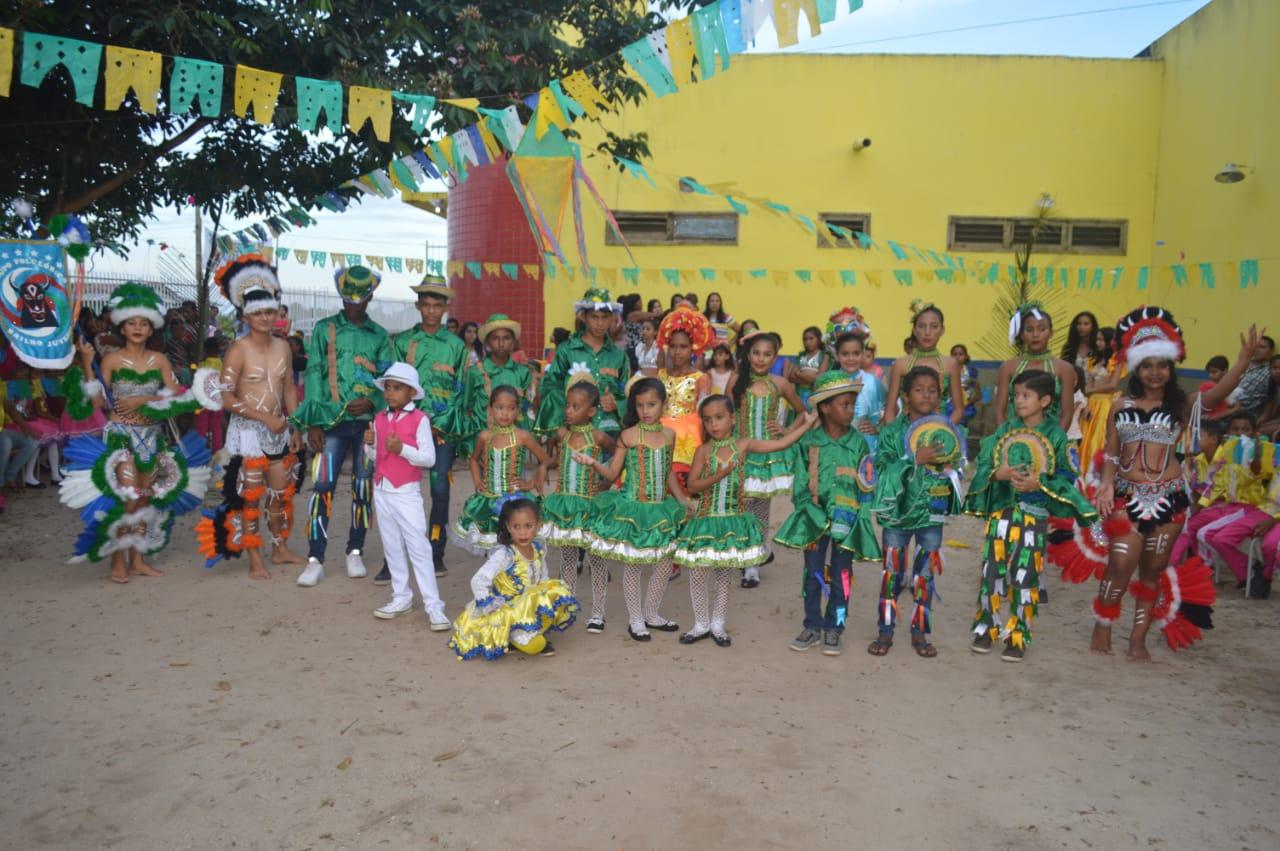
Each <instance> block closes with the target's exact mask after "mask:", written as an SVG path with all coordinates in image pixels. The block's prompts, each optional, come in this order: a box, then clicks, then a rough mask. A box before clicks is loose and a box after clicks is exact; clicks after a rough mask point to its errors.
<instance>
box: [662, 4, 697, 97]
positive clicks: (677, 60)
mask: <svg viewBox="0 0 1280 851" xmlns="http://www.w3.org/2000/svg"><path fill="white" fill-rule="evenodd" d="M667 56H668V57H669V58H670V59H671V76H672V78H673V79H675V81H676V85H677V86H683V85H684V84H685V83H688V82H691V81H692V80H693V57H694V52H693V21H692V20H690V19H689V18H680V19H679V20H675V21H672V22H671V23H670V24H668V25H667Z"/></svg>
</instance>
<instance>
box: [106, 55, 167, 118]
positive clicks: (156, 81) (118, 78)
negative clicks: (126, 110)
mask: <svg viewBox="0 0 1280 851" xmlns="http://www.w3.org/2000/svg"><path fill="white" fill-rule="evenodd" d="M103 79H104V82H105V87H104V89H103V93H102V108H103V109H108V110H115V109H119V108H120V104H122V103H124V99H125V96H126V95H128V94H129V89H133V94H134V96H135V97H137V99H138V106H139V107H140V108H141V109H142V111H143V112H145V113H147V114H148V115H154V114H155V111H156V101H157V100H158V99H159V96H160V54H159V53H152V52H151V51H149V50H133V49H132V48H129V47H116V46H115V45H112V44H109V45H107V70H106V72H105V73H104V74H103Z"/></svg>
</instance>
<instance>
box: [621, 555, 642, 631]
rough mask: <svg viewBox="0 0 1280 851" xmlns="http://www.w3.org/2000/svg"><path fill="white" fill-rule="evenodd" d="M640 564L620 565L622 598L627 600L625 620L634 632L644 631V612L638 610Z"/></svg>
mask: <svg viewBox="0 0 1280 851" xmlns="http://www.w3.org/2000/svg"><path fill="white" fill-rule="evenodd" d="M640 570H641V568H640V566H639V565H636V564H627V565H623V567H622V598H623V599H624V600H626V601H627V620H628V621H629V622H630V624H631V628H632V629H633V630H635V631H636V632H646V631H647V630H645V628H644V614H643V612H641V610H640Z"/></svg>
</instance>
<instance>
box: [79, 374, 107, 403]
mask: <svg viewBox="0 0 1280 851" xmlns="http://www.w3.org/2000/svg"><path fill="white" fill-rule="evenodd" d="M80 392H81V393H83V394H84V395H85V398H86V399H97V398H100V397H101V396H102V382H101V381H99V380H98V379H96V378H95V379H93V380H92V381H81V382H80Z"/></svg>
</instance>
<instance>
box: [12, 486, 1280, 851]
mask: <svg viewBox="0 0 1280 851" xmlns="http://www.w3.org/2000/svg"><path fill="white" fill-rule="evenodd" d="M459 478H460V482H459V487H457V488H455V497H454V499H455V506H456V505H458V504H460V503H461V501H462V499H463V498H464V497H465V496H466V494H467V493H468V492H469V491H470V486H469V482H468V481H467V476H466V474H465V473H462V474H461V475H460V476H459ZM337 502H338V504H337V506H335V516H336V517H345V516H347V515H346V511H347V504H348V503H347V500H346V498H345V497H340V498H339V499H338V500H337ZM780 507H781V506H779V507H778V508H780ZM778 508H775V516H774V523H775V525H776V523H777V522H778V520H779V519H780V518H779V517H778V516H777V515H778V514H779V511H778ZM300 511H301V501H300ZM192 523H193V521H192V520H191V519H189V518H188V519H187V520H186V522H184V523H181V524H179V528H178V529H177V531H176V532H175V541H174V544H173V545H172V546H171V547H170V548H169V549H168V550H167V551H166V552H165V553H163V555H162V558H161V559H159V560H158V562H157V563H158V564H159V565H160V566H161V567H163V568H165V569H166V570H167V571H168V573H169V575H168V577H166V578H164V579H150V580H148V579H135V580H134V581H133V582H132V583H131V584H129V585H127V586H123V587H118V586H115V585H112V584H111V583H109V582H108V581H107V580H106V574H107V570H106V568H105V567H104V566H86V565H65V564H63V558H64V554H65V553H66V552H67V551H68V550H69V548H70V542H71V538H72V535H73V531H74V528H75V524H76V520H75V517H74V515H73V514H72V513H71V512H70V511H67V510H64V509H61V508H60V507H59V506H58V504H57V502H56V497H55V495H54V494H53V493H52V492H51V491H45V492H43V493H38V494H34V495H28V496H25V497H22V498H18V499H14V500H11V501H10V508H9V510H8V511H7V512H6V513H5V514H4V515H3V517H2V518H0V528H2V529H3V534H4V538H5V542H4V544H3V545H2V546H3V552H4V557H3V567H0V633H2V634H3V645H2V648H3V650H2V653H3V657H2V658H3V674H2V677H3V695H4V696H3V703H2V704H0V740H2V741H3V742H4V746H3V750H2V752H0V769H3V778H2V779H0V784H2V788H0V825H3V828H4V829H3V831H2V832H0V845H2V846H4V847H12V848H34V847H41V848H43V847H56V848H88V847H111V848H229V847H236V848H316V849H323V848H369V847H437V846H438V847H443V848H503V847H510V846H515V845H521V846H525V847H554V846H559V847H566V848H589V849H598V848H608V849H613V848H618V849H644V848H735V847H736V848H799V847H816V846H826V847H867V846H871V845H875V846H878V847H884V848H905V847H908V846H910V847H927V848H958V849H962V848H974V847H979V846H982V847H987V848H1135V847H1159V848H1277V847H1280V828H1278V827H1277V826H1276V820H1275V819H1276V813H1277V812H1280V808H1278V806H1277V805H1278V803H1280V802H1278V800H1277V791H1276V789H1277V779H1278V778H1280V768H1278V767H1277V762H1278V761H1277V756H1278V755H1280V754H1278V742H1280V737H1278V736H1277V733H1276V727H1277V722H1278V721H1280V680H1277V672H1278V671H1280V661H1278V660H1277V654H1276V652H1275V647H1276V645H1277V639H1280V629H1278V628H1277V615H1276V612H1277V609H1276V606H1277V602H1276V601H1274V600H1273V601H1270V602H1267V603H1258V602H1246V601H1245V600H1243V599H1242V595H1241V594H1240V593H1238V592H1236V591H1234V590H1233V586H1222V587H1221V593H1222V596H1223V599H1222V600H1221V601H1220V605H1219V607H1218V614H1217V622H1218V624H1219V628H1218V629H1217V630H1216V631H1215V632H1213V633H1211V634H1210V637H1209V639H1208V640H1207V641H1206V642H1204V643H1202V644H1200V645H1198V646H1197V647H1196V648H1194V649H1193V650H1192V651H1191V652H1185V653H1179V654H1177V655H1176V656H1175V655H1173V654H1172V653H1170V652H1169V651H1168V649H1167V648H1165V647H1164V646H1163V642H1162V641H1161V642H1160V646H1159V647H1158V648H1157V649H1156V650H1155V663H1154V664H1152V665H1150V666H1135V665H1133V664H1129V663H1126V662H1125V661H1124V658H1123V656H1117V657H1115V658H1100V657H1097V656H1093V655H1090V654H1089V652H1088V650H1087V646H1088V639H1089V630H1090V623H1091V621H1090V616H1089V601H1090V595H1091V593H1092V591H1093V589H1092V587H1066V586H1063V585H1061V584H1060V582H1059V581H1058V580H1057V579H1053V580H1052V584H1051V586H1050V587H1051V589H1052V597H1051V602H1050V604H1049V605H1048V606H1046V607H1045V608H1044V609H1042V617H1041V619H1040V621H1039V622H1038V626H1039V630H1038V632H1037V635H1036V638H1037V641H1036V644H1035V646H1034V648H1033V649H1032V651H1031V653H1030V655H1029V658H1028V660H1027V662H1026V663H1024V664H1023V665H1021V666H1014V665H1010V664H1006V663H1002V662H1001V661H1000V660H999V658H998V657H997V656H996V655H992V656H988V657H979V656H974V655H971V654H970V653H969V652H968V650H967V641H968V637H967V629H968V625H969V620H970V617H971V614H972V603H973V596H974V593H975V580H976V572H977V563H976V559H977V552H978V551H977V548H976V547H977V543H978V538H979V535H980V530H979V527H978V524H977V523H976V522H975V521H973V520H970V519H967V518H966V519H960V520H957V521H956V522H955V523H954V524H953V525H952V526H951V527H950V529H949V530H948V533H947V538H948V539H953V540H954V539H959V540H961V541H963V542H967V543H968V544H969V545H970V548H967V549H965V548H958V547H954V546H949V547H948V551H947V553H946V555H947V558H948V560H949V561H948V567H947V570H946V573H945V575H944V576H943V577H942V578H941V581H940V585H939V591H940V595H941V597H942V598H943V599H942V601H941V602H940V603H939V604H938V606H937V608H936V610H935V629H936V635H935V642H936V643H937V645H938V647H939V650H940V655H939V656H938V658H937V659H934V660H923V659H919V658H917V657H916V656H915V655H914V654H913V653H912V652H911V649H910V647H909V642H908V641H906V640H905V639H906V636H905V635H904V636H900V641H899V643H898V644H897V645H896V646H895V647H894V649H893V651H892V653H890V655H889V656H888V657H886V658H884V659H873V658H872V657H870V656H868V655H867V653H866V652H865V645H866V643H867V641H868V640H869V639H870V638H871V637H872V635H873V633H874V623H875V621H874V600H873V599H872V598H871V595H873V594H874V593H875V590H876V588H877V580H878V571H879V568H878V567H877V566H875V565H859V566H857V567H856V568H855V570H856V577H857V584H856V588H855V592H854V602H853V607H854V615H853V617H852V619H851V624H850V628H849V630H848V632H847V633H846V647H845V653H844V655H843V656H841V657H839V658H827V657H824V656H822V655H820V654H819V652H818V651H817V650H811V651H809V652H808V653H805V654H803V655H802V654H798V653H794V652H792V651H791V650H790V649H788V642H789V641H790V639H791V638H792V637H793V636H794V635H795V633H796V632H797V631H798V630H799V627H800V618H801V600H800V596H799V589H800V567H799V564H800V559H799V556H798V554H795V553H791V552H789V551H783V553H782V555H781V556H780V558H779V560H778V561H777V562H776V563H775V564H774V565H772V566H771V567H769V568H766V572H765V581H764V584H763V585H762V586H761V587H760V588H758V589H756V590H753V591H744V590H741V589H739V588H737V587H736V585H735V587H734V591H733V598H732V602H731V608H730V617H729V626H730V630H731V632H732V633H733V637H734V644H733V646H732V647H731V648H729V649H721V648H718V647H716V646H715V645H714V644H712V643H711V642H709V641H707V642H703V643H700V644H697V645H694V646H692V647H682V646H680V645H679V644H677V642H676V635H675V634H666V633H655V638H654V640H653V641H652V642H651V643H649V644H637V643H635V642H632V641H631V640H629V639H628V638H627V635H626V619H625V614H624V609H623V605H622V602H623V601H622V594H621V586H620V584H619V580H620V575H619V571H616V570H615V577H614V582H613V584H612V585H611V586H610V596H609V620H608V629H607V631H606V632H605V633H604V634H603V635H600V636H589V635H587V634H586V632H585V631H584V630H583V628H582V624H581V622H580V623H579V624H578V625H577V626H575V627H574V628H573V629H572V630H570V631H569V632H568V633H567V634H565V635H562V636H560V637H558V638H557V639H556V646H557V648H558V649H559V651H560V652H559V654H558V655H557V656H556V657H554V658H551V659H529V658H507V659H504V660H502V661H499V662H494V663H486V662H483V661H478V660H477V661H473V662H468V663H460V662H458V661H456V660H455V659H454V657H453V654H452V653H451V652H449V651H448V650H447V649H446V647H445V643H446V640H447V634H438V633H431V632H430V631H429V630H428V625H427V621H426V618H425V616H424V615H422V614H421V613H420V612H418V613H415V614H414V615H413V616H404V617H401V618H399V619H397V620H395V621H391V622H382V621H377V620H375V619H374V618H373V616H372V610H373V609H374V608H375V607H377V606H378V605H380V604H382V603H383V602H385V600H386V599H387V592H386V590H385V589H382V588H377V587H375V586H374V585H373V584H372V582H371V581H370V580H368V579H365V580H350V579H347V578H346V576H345V574H344V572H343V570H342V567H341V553H342V550H343V546H342V542H341V541H336V542H335V545H334V546H333V547H331V551H330V558H329V577H328V579H326V580H325V581H324V582H323V583H321V584H320V585H319V586H318V587H316V588H314V589H301V588H297V587H296V586H295V585H294V582H293V580H294V579H295V578H296V576H297V569H296V568H290V569H276V570H275V578H274V579H273V580H271V581H269V582H251V581H249V579H248V578H247V576H246V567H245V565H244V564H243V563H237V564H230V565H228V564H222V565H219V566H218V567H217V568H215V569H213V570H208V571H206V570H203V569H201V567H200V559H199V557H198V556H197V555H196V554H195V550H194V546H193V542H192V538H191V534H190V529H191V526H192ZM335 525H338V524H335ZM295 543H296V542H295ZM379 547H380V545H379V542H378V537H377V535H376V533H375V534H371V535H370V541H369V546H368V550H367V552H368V556H369V558H368V560H369V562H370V563H371V564H374V563H376V562H377V561H378V560H379V558H380V549H379ZM478 564H479V559H476V558H474V557H471V556H468V555H463V554H461V551H460V550H457V549H456V548H451V552H450V566H451V570H450V572H449V574H448V576H447V577H445V578H444V579H443V580H442V587H443V592H444V595H445V599H446V601H447V603H448V605H449V611H450V613H454V612H456V611H458V610H459V609H460V608H461V606H462V605H463V604H465V603H466V601H467V600H468V598H469V595H468V592H467V587H468V584H467V583H468V580H469V578H470V574H471V572H472V570H473V569H474V568H475V567H476V566H478ZM587 586H588V583H586V582H583V583H582V584H580V586H579V590H580V592H586V593H588V594H589V590H588V587H587ZM904 600H905V598H904ZM663 612H664V614H666V615H667V616H669V617H672V618H674V619H676V620H678V621H680V622H681V623H682V624H686V625H687V624H688V623H689V622H690V604H689V596H688V586H687V583H686V581H685V580H684V579H678V580H676V581H675V582H673V583H672V584H671V586H670V588H669V591H668V595H667V600H666V602H665V603H664V606H663ZM1128 618H1129V614H1128V612H1127V611H1126V620H1125V623H1126V626H1125V627H1124V628H1123V629H1117V636H1116V638H1117V644H1118V645H1121V644H1122V641H1123V640H1124V639H1125V638H1127V633H1128V628H1127V623H1128Z"/></svg>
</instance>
